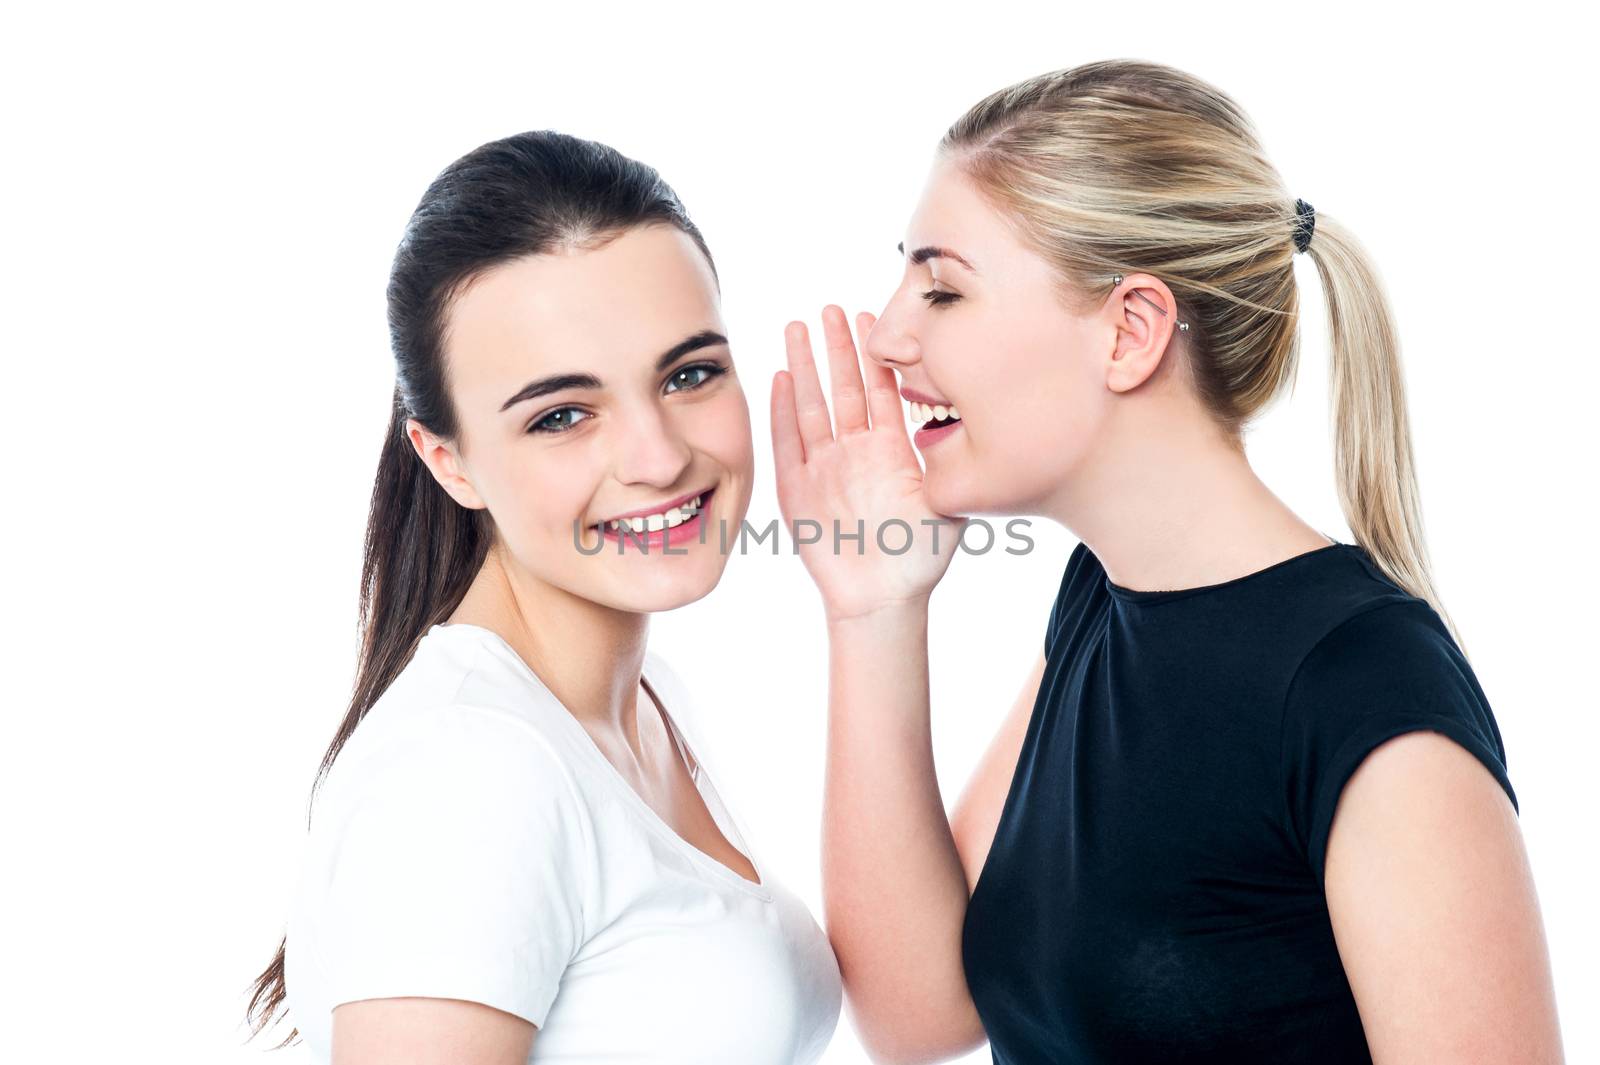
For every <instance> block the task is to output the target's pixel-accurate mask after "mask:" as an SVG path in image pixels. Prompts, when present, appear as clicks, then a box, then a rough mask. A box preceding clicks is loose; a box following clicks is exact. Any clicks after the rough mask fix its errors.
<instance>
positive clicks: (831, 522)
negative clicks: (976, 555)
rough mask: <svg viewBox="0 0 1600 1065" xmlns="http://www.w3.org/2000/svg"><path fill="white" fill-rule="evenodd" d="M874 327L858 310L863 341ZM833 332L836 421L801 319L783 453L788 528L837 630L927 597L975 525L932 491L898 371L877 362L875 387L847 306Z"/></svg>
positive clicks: (777, 407)
mask: <svg viewBox="0 0 1600 1065" xmlns="http://www.w3.org/2000/svg"><path fill="white" fill-rule="evenodd" d="M872 325H873V317H872V315H870V314H865V313H863V314H860V315H857V317H856V332H857V333H858V334H859V335H860V336H861V337H862V338H863V340H864V339H865V337H866V335H867V333H868V331H869V330H871V328H872ZM822 326H823V336H824V339H825V340H826V341H827V346H828V377H829V380H830V381H831V382H832V385H833V408H834V422H835V423H836V424H830V421H829V417H828V405H827V402H826V401H825V400H824V399H823V395H822V383H821V381H820V380H819V379H818V377H817V367H816V363H815V362H814V361H813V359H812V354H811V340H810V337H809V335H808V333H807V332H806V327H805V323H803V322H790V323H789V325H788V327H787V328H786V329H785V330H784V340H785V342H786V345H787V348H788V353H789V368H788V370H779V371H778V372H777V374H776V375H774V377H773V379H772V453H773V460H774V463H775V465H776V468H777V480H778V486H777V487H778V506H779V508H780V509H781V510H782V512H783V519H784V524H785V525H786V526H788V528H789V530H790V532H791V533H792V534H794V535H795V539H796V543H797V545H798V546H799V551H800V557H801V561H803V562H804V563H805V567H806V570H807V571H808V572H809V573H810V574H811V578H812V580H814V581H816V582H817V588H818V589H819V590H820V591H821V592H822V601H823V607H824V609H825V610H826V612H827V615H828V620H829V622H830V623H831V622H834V621H842V620H845V619H848V618H856V617H863V616H865V615H868V614H871V613H873V612H875V611H878V610H880V609H882V608H884V607H890V606H896V605H900V604H904V603H907V602H915V601H917V600H925V599H926V598H927V597H928V595H929V594H930V593H931V592H932V591H933V586H934V585H935V584H937V583H939V578H941V577H943V576H944V573H945V570H946V569H948V568H949V566H950V559H951V557H952V556H953V555H954V554H955V548H956V544H957V540H958V538H959V537H960V534H961V530H962V528H963V527H964V526H965V524H966V519H965V518H959V517H957V518H950V517H946V516H944V515H941V514H938V513H936V512H935V511H934V510H933V509H932V508H931V507H929V506H928V503H927V500H926V499H925V498H924V496H923V491H922V468H921V466H920V465H918V463H917V456H916V453H915V451H914V450H913V449H912V445H911V439H910V437H909V436H908V435H907V434H906V424H905V414H904V407H903V404H902V403H901V401H900V390H899V387H898V386H897V385H896V383H895V375H894V371H893V370H891V369H889V368H888V367H886V366H881V365H879V364H877V363H875V362H873V361H871V360H870V359H869V360H866V380H865V384H863V381H862V373H861V370H862V367H861V364H860V362H859V361H858V360H857V357H856V347H855V343H854V342H853V341H852V340H851V339H850V327H849V324H848V323H847V322H846V321H845V317H844V311H842V310H841V309H839V308H838V307H836V306H834V305H832V304H830V305H828V306H827V307H825V308H823V311H822ZM869 414H870V416H871V420H870V423H869V420H868V416H869ZM807 522H814V523H815V524H814V525H813V524H805V523H807ZM819 528H820V535H819V533H818V530H819ZM835 530H837V535H838V539H837V541H836V540H835ZM857 532H859V533H860V534H861V535H860V537H859V538H856V536H855V534H856V533H857ZM845 537H850V539H846V538H845ZM805 540H814V542H811V543H805V542H804V541H805ZM880 540H881V543H880ZM902 548H904V550H902Z"/></svg>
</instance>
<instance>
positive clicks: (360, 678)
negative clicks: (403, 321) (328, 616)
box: [245, 389, 492, 1049]
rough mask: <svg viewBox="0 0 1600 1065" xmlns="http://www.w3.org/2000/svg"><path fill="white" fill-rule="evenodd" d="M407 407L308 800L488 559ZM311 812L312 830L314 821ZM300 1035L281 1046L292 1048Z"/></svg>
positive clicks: (388, 453) (384, 471) (483, 520)
mask: <svg viewBox="0 0 1600 1065" xmlns="http://www.w3.org/2000/svg"><path fill="white" fill-rule="evenodd" d="M406 418H407V414H406V411H405V404H404V402H403V400H402V399H401V397H400V393H399V389H396V390H395V396H394V405H393V412H392V414H391V415H390V418H389V428H388V430H387V431H386V432H385V434H384V438H383V449H382V451H381V452H380V453H379V455H378V474H377V478H376V479H375V481H374V483H373V487H372V505H371V509H370V510H369V512H368V515H367V535H366V543H365V548H364V557H363V561H362V566H361V591H360V596H359V606H358V616H357V622H356V624H357V631H358V633H359V635H360V647H361V651H360V658H359V661H358V663H357V667H356V681H355V690H354V693H353V694H352V696H351V699H350V704H349V706H348V708H347V709H346V711H345V716H344V720H343V721H341V722H340V723H339V729H338V731H337V732H336V733H335V734H334V737H333V742H332V743H331V744H330V745H329V746H328V751H327V753H326V754H325V755H323V758H322V764H321V766H319V767H318V769H317V776H316V780H315V781H314V782H313V783H312V789H311V790H312V800H313V801H315V797H316V791H317V788H318V787H320V786H321V784H322V782H323V780H324V779H325V778H326V776H327V773H328V770H329V769H331V768H332V767H333V760H334V758H335V757H337V756H338V754H339V750H340V748H342V747H343V746H344V745H345V741H346V740H348V739H349V738H350V735H351V733H353V732H354V731H355V728H356V726H357V725H358V724H360V723H361V719H362V718H363V717H365V716H366V715H367V711H369V710H371V709H372V706H373V704H374V703H376V702H377V701H378V696H380V695H382V694H383V693H384V691H386V690H387V689H388V687H389V685H390V684H392V683H393V682H394V679H395V677H397V676H399V675H400V671H401V670H402V669H404V668H405V666H406V663H407V662H409V661H411V656H412V654H413V653H414V652H415V651H416V648H417V644H418V643H419V642H420V641H421V639H422V637H423V635H424V634H425V633H426V632H427V631H428V629H429V628H430V627H431V626H433V625H435V624H437V623H438V622H441V621H443V620H444V619H445V618H447V617H449V616H450V614H451V612H453V611H454V610H455V608H456V606H457V605H458V604H460V602H461V600H462V598H463V597H464V596H465V595H466V594H467V588H468V586H469V585H471V583H472V579H473V577H474V576H475V575H476V574H477V572H478V570H479V568H481V567H482V565H483V562H484V558H485V557H486V556H487V554H488V550H489V545H490V542H491V537H492V527H491V523H490V519H489V512H488V511H487V510H468V509H466V508H465V507H462V506H461V505H460V504H458V503H457V502H456V501H455V500H454V499H452V498H450V495H449V493H447V492H446V491H445V490H444V488H443V487H441V486H440V484H439V482H438V481H437V480H435V479H434V477H433V474H432V473H430V472H429V471H428V468H427V466H425V465H423V462H422V460H421V459H420V458H418V457H417V453H416V450H415V449H414V448H413V447H412V446H411V442H410V441H409V440H408V439H407V438H406ZM310 816H311V813H310V805H309V804H308V805H307V812H306V818H307V824H308V825H309V823H310ZM287 945H288V938H287V936H285V937H283V938H280V939H279V941H278V949H277V953H276V954H274V955H273V958H272V961H271V962H270V963H268V965H267V967H266V968H265V969H264V970H262V972H261V974H260V975H259V976H257V977H256V979H255V982H254V984H253V985H252V987H251V990H250V1001H249V1005H248V1006H247V1007H246V1011H245V1015H246V1017H247V1018H248V1019H249V1020H250V1023H251V1028H252V1032H251V1034H252V1035H258V1034H260V1032H261V1031H263V1030H264V1029H265V1028H267V1027H268V1026H269V1025H270V1024H271V1022H272V1020H273V1018H274V1016H275V1015H276V1014H277V1013H278V1012H279V1011H280V1010H281V1009H282V1008H283V1005H284V999H285V997H286V991H287V985H286V982H285V980H284V971H283V970H284V955H285V948H286V947H287ZM298 1035H299V1029H298V1028H291V1029H290V1030H289V1034H288V1036H287V1037H285V1039H284V1041H283V1042H282V1043H279V1044H278V1047H277V1048H274V1049H278V1048H282V1047H285V1046H288V1045H289V1044H290V1043H291V1042H292V1041H293V1040H294V1039H295V1038H296V1037H297V1036H298Z"/></svg>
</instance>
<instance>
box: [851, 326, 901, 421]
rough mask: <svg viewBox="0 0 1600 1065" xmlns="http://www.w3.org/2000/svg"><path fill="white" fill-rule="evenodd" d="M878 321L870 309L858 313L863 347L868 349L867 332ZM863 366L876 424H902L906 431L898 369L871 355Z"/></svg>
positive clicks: (869, 405) (870, 410) (868, 398)
mask: <svg viewBox="0 0 1600 1065" xmlns="http://www.w3.org/2000/svg"><path fill="white" fill-rule="evenodd" d="M876 324H877V319H876V318H874V317H873V316H872V315H871V314H868V313H867V312H866V311H862V312H861V313H860V314H857V315H856V336H858V337H860V338H861V350H862V351H866V350H867V334H869V333H871V332H872V327H873V326H874V325H876ZM862 369H863V372H864V373H865V374H866V381H865V387H866V390H867V413H868V414H869V415H870V416H871V418H872V426H873V428H875V429H876V428H878V427H879V426H882V427H884V428H899V429H900V430H901V431H902V432H904V431H905V427H906V410H905V404H904V403H901V402H900V383H899V381H898V380H896V379H895V375H894V371H893V370H891V369H890V368H889V367H887V366H885V365H883V364H882V363H881V362H879V361H877V360H876V359H871V358H868V359H863V360H862Z"/></svg>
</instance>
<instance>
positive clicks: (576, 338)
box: [445, 225, 725, 412]
mask: <svg viewBox="0 0 1600 1065" xmlns="http://www.w3.org/2000/svg"><path fill="white" fill-rule="evenodd" d="M448 315H449V318H448V322H447V329H446V336H445V352H446V359H447V362H448V372H449V375H450V383H451V388H452V391H453V393H454V394H455V395H456V396H457V398H458V400H459V409H460V410H462V411H463V412H466V411H470V410H473V409H479V410H481V409H485V403H491V404H492V405H491V406H488V407H487V409H489V410H496V409H498V408H499V405H500V403H501V402H503V401H504V400H505V399H506V397H507V396H509V395H510V394H511V393H513V392H514V391H515V390H516V389H517V388H520V387H521V386H522V385H523V384H524V383H525V382H526V381H527V380H529V379H530V378H532V377H534V376H539V375H543V374H546V373H557V372H587V373H592V374H594V375H595V376H597V377H599V378H600V379H601V380H602V381H604V382H606V383H607V384H608V385H609V384H611V383H613V381H615V382H617V383H625V382H626V381H631V380H632V379H634V378H635V377H637V376H639V375H640V374H642V373H653V372H654V363H655V360H656V358H657V357H659V356H660V354H661V353H662V352H663V351H665V350H667V349H668V348H670V347H671V346H672V345H674V344H676V343H677V342H678V341H680V340H682V339H683V338H684V337H686V336H689V335H690V334H692V333H695V332H698V331H699V330H701V329H706V328H711V329H717V330H718V331H719V332H723V331H725V330H723V329H722V328H721V316H720V313H719V310H718V301H717V290H716V280H715V278H714V277H713V276H712V273H711V267H710V265H709V264H708V263H707V262H706V260H705V256H703V255H702V254H701V253H700V250H699V248H698V247H697V246H696V245H695V243H694V241H693V240H692V239H691V238H690V237H689V235H688V234H686V233H684V232H683V231H682V230H680V229H678V228H676V227H674V226H665V225H652V226H647V227H643V228H638V229H632V230H628V231H627V232H625V233H623V234H621V235H620V236H617V237H615V238H613V239H612V240H610V241H609V242H607V243H606V244H603V245H601V246H600V247H597V248H590V249H561V250H557V251H553V252H550V253H548V254H544V255H531V256H526V257H523V258H520V259H514V260H512V261H511V262H507V263H502V264H500V265H499V266H496V267H493V268H492V269H490V270H487V271H485V272H484V273H483V274H481V275H479V276H478V277H477V278H476V279H475V280H474V281H473V282H472V283H471V284H470V285H468V286H467V288H466V289H465V290H464V291H463V292H462V293H461V294H460V295H459V296H458V297H457V298H456V300H455V301H454V303H453V304H452V306H451V307H450V309H449V312H448Z"/></svg>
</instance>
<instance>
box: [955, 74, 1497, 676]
mask: <svg viewBox="0 0 1600 1065" xmlns="http://www.w3.org/2000/svg"><path fill="white" fill-rule="evenodd" d="M940 149H941V151H942V152H943V153H944V154H945V155H946V156H947V157H949V158H952V159H954V160H956V161H957V162H958V163H959V165H960V166H961V167H962V168H963V170H964V171H965V173H966V174H967V176H969V177H970V178H971V179H972V180H973V181H974V182H975V183H976V184H977V185H978V187H979V188H980V189H982V190H983V191H984V192H985V193H986V194H987V196H988V198H989V199H990V200H991V201H992V202H993V203H994V204H996V205H997V206H999V207H1001V208H1002V209H1003V210H1005V211H1006V213H1007V214H1009V215H1010V216H1011V217H1013V218H1014V219H1016V220H1017V221H1018V223H1019V224H1020V230H1021V232H1022V233H1023V235H1024V236H1025V237H1027V238H1028V240H1029V242H1030V243H1031V245H1032V246H1033V247H1034V248H1036V249H1037V250H1039V251H1040V253H1041V254H1042V255H1043V256H1044V258H1045V259H1046V261H1048V262H1049V263H1050V264H1051V265H1052V266H1053V267H1054V269H1055V271H1056V272H1057V274H1058V275H1059V276H1060V277H1061V278H1062V279H1063V281H1065V282H1066V286H1065V287H1066V289H1067V290H1068V291H1069V292H1071V293H1074V294H1084V295H1085V296H1086V297H1087V298H1086V299H1085V300H1084V304H1085V305H1086V306H1087V305H1092V304H1093V302H1094V299H1095V298H1096V296H1097V294H1103V293H1104V292H1105V291H1106V290H1107V288H1108V286H1109V284H1110V282H1109V281H1108V280H1107V278H1108V277H1110V276H1111V275H1113V274H1116V273H1120V272H1123V271H1125V270H1130V269H1132V270H1140V271H1143V272H1146V273H1149V274H1151V275H1153V276H1155V277H1159V278H1161V279H1162V280H1163V281H1165V282H1166V283H1167V284H1168V285H1169V286H1170V287H1171V288H1172V291H1173V293H1174V296H1175V297H1176V299H1177V302H1178V308H1179V312H1178V313H1179V317H1180V318H1182V319H1183V320H1185V321H1186V322H1189V323H1192V326H1193V328H1191V329H1190V330H1189V331H1188V332H1186V333H1185V334H1184V335H1185V338H1186V339H1185V342H1184V348H1185V354H1186V355H1187V356H1188V366H1189V368H1190V370H1191V371H1192V377H1193V380H1194V382H1195V386H1196V391H1197V393H1198V395H1199V398H1200V401H1201V402H1202V403H1203V404H1204V405H1205V408H1206V409H1207V411H1208V412H1209V413H1210V414H1211V415H1212V417H1213V418H1214V419H1215V420H1216V422H1217V424H1218V426H1220V427H1221V428H1222V430H1223V431H1224V432H1225V433H1226V434H1227V435H1228V436H1229V437H1231V438H1235V439H1237V437H1238V436H1239V434H1240V432H1241V431H1242V428H1243V427H1244V426H1245V425H1247V424H1248V423H1249V422H1250V420H1251V419H1252V418H1254V417H1255V416H1256V415H1257V414H1259V413H1260V412H1261V411H1262V410H1263V409H1265V408H1266V407H1267V405H1268V404H1270V403H1271V401H1272V400H1273V399H1275V398H1276V397H1277V396H1279V395H1281V394H1282V393H1283V392H1284V391H1285V390H1286V389H1290V388H1292V387H1293V382H1294V377H1295V370H1296V366H1297V363H1298V356H1299V347H1300V343H1299V330H1298V324H1299V293H1298V289H1297V286H1296V281H1295V273H1294V255H1295V252H1296V251H1297V250H1300V247H1301V245H1302V244H1306V241H1307V238H1308V237H1309V238H1310V240H1309V244H1306V247H1305V250H1306V251H1307V252H1308V253H1309V254H1310V255H1311V258H1312V259H1313V261H1315V262H1316V264H1317V270H1318V272H1319V273H1320V274H1321V277H1322V284H1323V287H1324V290H1325V292H1326V293H1327V303H1328V315H1329V319H1330V321H1331V323H1332V331H1333V355H1332V365H1331V371H1330V373H1331V377H1332V404H1333V422H1334V427H1333V429H1334V431H1333V436H1334V453H1335V476H1336V479H1337V486H1338V494H1339V502H1340V507H1341V509H1342V510H1343V511H1344V515H1345V518H1346V519H1347V520H1348V521H1349V524H1350V529H1351V532H1352V534H1353V535H1354V536H1355V539H1356V542H1357V543H1358V544H1360V546H1361V547H1362V548H1363V549H1364V550H1365V551H1366V552H1367V554H1368V555H1370V556H1371V558H1372V560H1373V561H1374V562H1375V563H1376V564H1377V565H1378V567H1379V568H1380V569H1381V571H1382V572H1383V573H1384V574H1385V575H1386V576H1387V577H1388V578H1389V579H1390V580H1392V581H1393V582H1394V583H1395V584H1396V585H1397V586H1398V587H1399V588H1401V589H1402V590H1403V591H1406V592H1408V593H1410V594H1411V595H1414V596H1417V597H1418V598H1420V599H1423V600H1425V601H1426V602H1427V603H1428V604H1429V605H1430V606H1431V607H1433V609H1434V610H1435V611H1437V612H1438V614H1439V616H1440V618H1441V619H1442V620H1443V621H1444V623H1445V625H1446V626H1447V627H1448V628H1449V629H1450V631H1451V634H1452V635H1453V636H1454V637H1455V639H1456V643H1457V645H1458V646H1460V645H1461V639H1460V634H1459V633H1457V632H1456V631H1455V626H1454V624H1453V623H1452V622H1451V621H1450V618H1449V615H1448V614H1446V613H1445V610H1444V606H1443V604H1442V603H1441V602H1440V601H1439V597H1438V595H1437V594H1436V592H1435V590H1434V587H1433V582H1432V578H1431V577H1430V575H1429V567H1428V560H1427V552H1426V550H1425V548H1424V540H1423V534H1422V508H1421V506H1420V505H1419V504H1418V500H1417V482H1416V472H1415V470H1414V467H1413V459H1412V451H1411V436H1410V429H1409V427H1408V425H1407V419H1406V405H1405V387H1404V381H1403V378H1402V374H1401V372H1400V356H1399V344H1398V342H1397V341H1396V338H1395V326H1394V320H1393V318H1392V316H1391V315H1390V313H1389V308H1388V305H1387V303H1386V302H1385V300H1384V296H1383V290H1382V288H1381V286H1380V285H1379V283H1378V279H1377V277H1376V276H1375V274H1374V272H1373V270H1372V268H1371V266H1370V265H1369V263H1368V259H1367V257H1366V255H1365V253H1364V252H1363V251H1362V250H1361V248H1360V247H1359V245H1358V244H1357V243H1356V241H1355V238H1354V237H1352V236H1351V235H1350V233H1349V232H1348V231H1346V230H1345V229H1344V228H1343V227H1342V226H1340V225H1339V224H1338V222H1336V221H1332V220H1329V219H1328V218H1327V217H1326V216H1325V215H1323V214H1321V213H1320V212H1319V213H1317V214H1316V216H1315V219H1314V222H1315V225H1314V228H1313V227H1312V226H1311V225H1309V224H1306V223H1308V222H1309V221H1311V220H1310V219H1303V218H1302V214H1301V208H1302V207H1304V208H1305V211H1306V212H1307V213H1308V214H1309V211H1310V207H1309V205H1304V204H1303V203H1302V201H1299V200H1295V199H1294V198H1293V197H1292V196H1290V195H1289V194H1288V193H1287V191H1286V189H1285V187H1284V184H1283V181H1282V179H1281V177H1280V176H1279V175H1278V173H1277V171H1276V170H1274V169H1273V167H1272V165H1271V163H1270V162H1269V161H1268V158H1267V153H1266V152H1265V151H1264V150H1263V148H1262V145H1261V143H1260V139H1259V138H1258V137H1257V135H1256V130H1255V128H1254V126H1253V125H1252V124H1251V122H1250V120H1249V118H1248V117H1247V116H1246V115H1245V112H1244V109H1243V108H1241V107H1240V106H1239V105H1238V104H1237V103H1236V102H1235V101H1234V100H1233V99H1232V98H1230V97H1229V96H1228V95H1227V94H1225V93H1224V92H1222V91H1221V90H1220V89H1218V88H1216V87H1215V86H1213V85H1210V84H1208V83H1207V82H1205V81H1203V80H1201V79H1200V78H1197V77H1195V76H1194V75H1192V74H1188V73H1186V72H1184V71H1181V70H1178V69H1175V68H1173V67H1169V66H1164V65H1162V64H1159V63H1150V62H1145V61H1142V60H1133V59H1107V60H1100V61H1096V62H1091V63H1085V64H1082V65H1081V66H1077V67H1073V68H1071V69H1069V70H1057V71H1051V72H1049V73H1047V74H1041V75H1039V76H1037V77H1033V78H1029V79H1027V80H1025V81H1021V82H1018V83H1017V84H1015V85H1011V86H1008V87H1006V88H1004V89H1000V90H998V91H996V92H994V93H991V94H990V95H989V96H988V97H986V98H984V99H983V100H980V101H979V102H978V103H976V104H974V105H973V106H972V107H971V108H969V109H968V110H967V112H966V113H965V114H963V115H962V116H961V117H960V118H959V119H958V120H957V121H956V122H955V123H954V124H952V125H951V126H950V128H949V129H948V130H947V131H946V132H945V135H944V137H943V139H942V140H941V141H940ZM1464 653H1465V649H1464V648H1463V654H1464Z"/></svg>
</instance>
